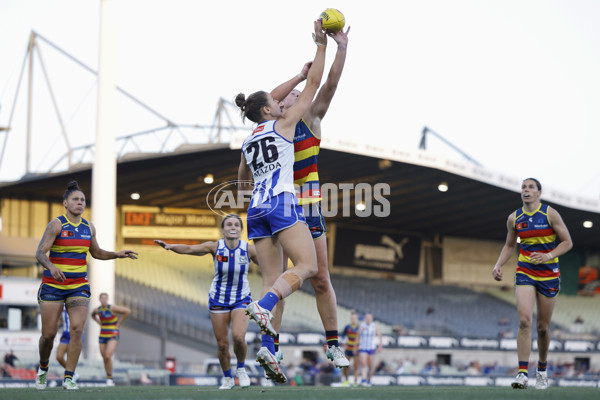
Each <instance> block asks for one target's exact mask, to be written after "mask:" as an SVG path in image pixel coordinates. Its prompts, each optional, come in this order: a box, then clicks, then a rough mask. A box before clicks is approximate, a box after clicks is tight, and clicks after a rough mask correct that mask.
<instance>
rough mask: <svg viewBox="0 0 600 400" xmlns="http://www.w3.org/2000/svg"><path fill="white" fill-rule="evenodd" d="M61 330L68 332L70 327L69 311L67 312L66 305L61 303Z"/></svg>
mask: <svg viewBox="0 0 600 400" xmlns="http://www.w3.org/2000/svg"><path fill="white" fill-rule="evenodd" d="M61 317H62V331H63V332H66V333H69V331H70V329H71V322H70V321H69V313H67V307H66V306H64V305H63V309H62V315H61Z"/></svg>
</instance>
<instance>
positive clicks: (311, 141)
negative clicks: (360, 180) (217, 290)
mask: <svg viewBox="0 0 600 400" xmlns="http://www.w3.org/2000/svg"><path fill="white" fill-rule="evenodd" d="M349 32H350V27H349V28H348V29H347V30H346V31H345V32H344V31H343V30H340V31H338V32H328V33H327V35H328V36H330V37H331V38H332V39H333V40H334V41H335V42H336V43H337V51H336V53H335V59H334V60H333V63H332V64H331V68H330V70H329V74H328V75H327V80H326V81H325V83H324V84H323V86H322V87H321V88H320V89H319V92H318V93H317V96H316V97H315V99H314V101H313V102H312V103H311V105H310V107H309V108H308V110H306V112H305V113H304V115H303V116H302V119H301V120H300V121H298V123H297V124H296V132H295V135H294V184H295V185H296V189H297V196H298V202H299V204H300V205H302V206H303V210H304V213H305V217H306V223H307V224H308V228H309V229H310V233H311V235H312V238H313V244H314V246H315V251H316V254H317V266H318V272H317V273H316V274H315V276H313V277H312V278H310V283H311V285H312V287H313V289H314V291H315V297H316V301H317V309H318V310H319V316H320V317H321V321H322V323H323V328H324V329H325V338H326V341H327V351H326V356H327V358H328V359H330V360H331V361H332V362H333V364H334V365H335V366H336V367H338V368H342V367H348V366H349V365H350V362H349V361H348V359H347V358H346V357H345V355H344V351H343V350H342V349H341V348H340V346H339V335H338V317H337V299H336V295H335V290H334V289H333V285H332V284H331V277H330V276H329V265H328V257H327V238H326V236H325V235H326V232H327V229H326V227H325V219H324V218H323V213H322V212H321V187H320V184H319V173H318V170H317V159H318V157H319V150H320V146H321V121H322V120H323V118H324V117H325V114H326V113H327V111H328V110H329V106H330V105H331V100H332V99H333V96H334V95H335V92H336V90H337V87H338V84H339V82H340V78H341V76H342V71H343V70H344V64H345V62H346V51H347V48H348V33H349ZM309 68H310V63H307V64H305V65H304V68H303V69H302V71H301V73H300V74H298V75H297V76H296V77H294V78H292V79H290V80H288V81H287V82H285V83H283V84H281V85H279V86H278V87H277V88H275V89H273V91H272V92H271V95H272V96H273V98H274V99H283V100H282V101H281V102H280V103H279V104H280V106H281V108H282V111H283V112H284V113H285V112H287V110H288V109H289V108H290V107H292V106H293V105H294V104H296V101H297V100H298V98H299V96H300V94H301V92H300V91H299V90H296V89H294V87H295V86H296V85H298V84H299V83H300V82H302V81H303V80H304V79H305V78H306V74H307V72H308V70H309ZM292 89H293V90H292ZM285 268H287V258H285V259H284V262H283V270H285ZM277 276H278V275H276V276H274V277H269V276H267V277H266V278H267V280H268V281H270V282H268V283H267V284H269V285H270V284H272V283H273V282H274V281H275V279H277ZM269 278H270V279H269ZM281 305H283V304H281ZM280 308H281V309H280ZM282 308H283V307H280V305H277V308H276V312H275V313H274V318H273V326H274V327H275V330H276V331H279V328H280V326H281V315H282V313H283V310H282ZM276 340H277V338H276ZM277 344H278V343H276V346H275V347H276V350H278V349H277V347H278V346H277ZM277 355H278V358H281V357H282V355H281V354H280V353H278V354H277Z"/></svg>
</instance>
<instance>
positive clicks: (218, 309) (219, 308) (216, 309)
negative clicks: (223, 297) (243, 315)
mask: <svg viewBox="0 0 600 400" xmlns="http://www.w3.org/2000/svg"><path fill="white" fill-rule="evenodd" d="M250 303H252V298H251V297H250V296H246V297H245V298H243V299H242V300H240V301H237V302H235V303H233V304H222V303H219V302H218V301H216V300H213V299H211V298H210V297H209V298H208V311H209V312H211V313H213V314H224V313H229V312H231V311H233V310H237V309H238V308H241V309H243V310H245V309H246V307H247V306H248V304H250Z"/></svg>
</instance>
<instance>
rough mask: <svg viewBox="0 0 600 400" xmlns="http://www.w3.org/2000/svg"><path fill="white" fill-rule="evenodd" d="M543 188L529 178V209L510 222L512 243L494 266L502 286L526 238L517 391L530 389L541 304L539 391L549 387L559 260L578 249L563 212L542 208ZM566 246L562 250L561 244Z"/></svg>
mask: <svg viewBox="0 0 600 400" xmlns="http://www.w3.org/2000/svg"><path fill="white" fill-rule="evenodd" d="M541 195H542V184H541V183H540V182H539V181H538V180H537V179H535V178H527V179H525V180H524V181H523V183H522V184H521V200H523V207H521V208H519V209H518V210H516V211H514V212H512V213H511V214H510V215H509V216H508V221H507V222H506V227H507V230H508V234H507V235H506V243H505V244H504V247H503V248H502V251H501V252H500V257H499V258H498V261H497V262H496V265H495V266H494V270H493V271H492V275H493V277H494V279H495V280H497V281H501V280H502V266H503V265H504V264H506V262H507V261H508V260H509V259H510V257H511V255H512V254H513V253H514V250H515V247H516V245H517V237H518V238H520V249H519V261H518V265H517V272H516V274H515V288H516V296H517V312H518V314H519V332H518V333H517V355H518V358H519V372H518V374H517V376H516V378H515V379H514V381H513V382H512V387H513V388H514V389H525V388H527V383H528V380H529V378H528V373H527V371H528V369H529V356H530V354H531V321H532V315H533V306H534V305H535V304H536V303H537V334H538V337H537V342H538V354H539V358H538V365H537V371H536V382H535V387H536V389H546V388H547V387H548V373H547V371H546V365H547V363H548V348H549V345H550V321H551V319H552V311H553V310H554V303H555V301H556V295H558V292H559V290H560V269H559V265H558V257H559V256H562V255H563V254H565V253H566V252H568V251H569V250H570V249H571V248H572V247H573V242H572V241H571V235H570V234H569V230H568V229H567V227H566V225H565V223H564V222H563V220H562V218H561V217H560V214H559V213H558V211H556V210H555V209H554V208H552V207H550V206H549V205H547V204H542V203H541V201H540V197H541ZM557 237H558V239H560V244H558V245H557V244H556V238H557Z"/></svg>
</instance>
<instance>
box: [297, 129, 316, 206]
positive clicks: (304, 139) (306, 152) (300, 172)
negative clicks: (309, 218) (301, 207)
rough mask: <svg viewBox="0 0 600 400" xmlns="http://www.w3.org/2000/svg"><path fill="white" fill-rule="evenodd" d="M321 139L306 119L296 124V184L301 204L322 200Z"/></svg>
mask: <svg viewBox="0 0 600 400" xmlns="http://www.w3.org/2000/svg"><path fill="white" fill-rule="evenodd" d="M320 149H321V139H319V138H317V137H316V136H315V135H314V134H313V132H312V131H311V130H310V128H309V127H308V125H307V124H306V121H304V119H302V120H300V122H298V123H297V124H296V133H295V134H294V185H295V186H296V189H297V192H296V196H297V197H298V203H299V204H310V203H315V202H317V201H321V186H320V184H319V172H318V171H317V161H318V158H319V150H320Z"/></svg>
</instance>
